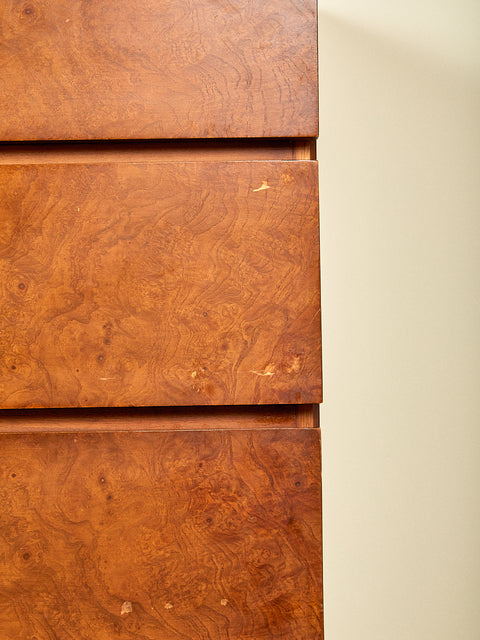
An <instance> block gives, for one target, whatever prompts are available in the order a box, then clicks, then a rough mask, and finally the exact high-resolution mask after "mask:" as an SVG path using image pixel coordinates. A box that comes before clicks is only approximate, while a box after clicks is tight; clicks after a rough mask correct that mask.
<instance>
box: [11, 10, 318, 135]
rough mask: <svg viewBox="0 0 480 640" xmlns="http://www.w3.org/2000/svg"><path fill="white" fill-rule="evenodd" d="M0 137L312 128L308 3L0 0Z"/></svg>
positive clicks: (313, 69)
mask: <svg viewBox="0 0 480 640" xmlns="http://www.w3.org/2000/svg"><path fill="white" fill-rule="evenodd" d="M0 24H1V39H0V66H1V69H2V74H1V81H0V82H1V84H0V87H1V89H0V139H1V140H81V139H113V138H128V139H133V138H141V139H146V138H222V137H223V138H224V137H227V138H232V137H291V136H294V137H296V136H315V135H316V134H317V61H316V46H317V34H316V2H315V0H270V1H269V2H264V1H263V0H196V1H195V2H192V1H191V0H136V1H135V2H118V0H95V2H72V1H71V0H4V1H3V2H2V3H1V4H0Z"/></svg>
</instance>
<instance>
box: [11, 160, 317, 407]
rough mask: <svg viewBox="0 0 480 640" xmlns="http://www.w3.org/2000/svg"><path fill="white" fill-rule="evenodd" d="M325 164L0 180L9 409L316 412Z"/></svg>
mask: <svg viewBox="0 0 480 640" xmlns="http://www.w3.org/2000/svg"><path fill="white" fill-rule="evenodd" d="M317 191H318V190H317V166H316V163H315V162H309V161H290V162H289V161H285V162H221V163H220V162H218V163H213V162H212V163H210V162H198V163H196V162H183V163H180V162H169V163H156V164H155V163H152V164H125V163H121V164H115V163H112V164H105V165H99V164H85V165H78V164H65V165H23V166H22V165H3V166H1V167H0V347H1V350H0V406H1V407H2V408H22V407H77V406H78V407H82V406H83V407H94V406H99V407H101V406H128V405H143V406H148V405H208V404H269V403H270V404H276V403H286V404H289V403H295V404H296V403H312V402H318V401H319V400H320V396H321V371H320V368H321V357H320V301H319V296H320V292H319V256H318V192H317Z"/></svg>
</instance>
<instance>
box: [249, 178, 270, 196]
mask: <svg viewBox="0 0 480 640" xmlns="http://www.w3.org/2000/svg"><path fill="white" fill-rule="evenodd" d="M265 189H271V187H270V186H269V184H268V182H267V180H262V186H261V187H258V189H253V193H256V192H257V191H265Z"/></svg>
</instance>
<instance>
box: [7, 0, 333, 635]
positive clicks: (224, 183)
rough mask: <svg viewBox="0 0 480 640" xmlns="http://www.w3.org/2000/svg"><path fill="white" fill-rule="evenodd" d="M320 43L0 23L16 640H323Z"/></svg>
mask: <svg viewBox="0 0 480 640" xmlns="http://www.w3.org/2000/svg"><path fill="white" fill-rule="evenodd" d="M316 37H317V31H316V3H315V0H268V1H263V0H135V1H125V2H122V0H5V1H4V2H2V3H1V5H0V141H1V144H0V347H1V349H0V408H1V410H0V639H1V640H114V639H118V640H319V639H321V638H323V619H322V618H323V615H322V565H321V476H320V432H319V428H318V419H317V416H318V403H319V402H320V401H321V349H320V291H319V289H320V287H319V247H318V179H317V166H316V162H315V151H314V142H315V137H316V136H317V127H318V122H317V112H318V100H317V52H316Z"/></svg>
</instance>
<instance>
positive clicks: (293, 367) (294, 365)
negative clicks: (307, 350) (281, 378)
mask: <svg viewBox="0 0 480 640" xmlns="http://www.w3.org/2000/svg"><path fill="white" fill-rule="evenodd" d="M287 371H288V373H297V371H300V356H294V358H293V360H292V362H291V364H290V366H289V367H288V369H287Z"/></svg>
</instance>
